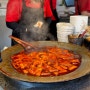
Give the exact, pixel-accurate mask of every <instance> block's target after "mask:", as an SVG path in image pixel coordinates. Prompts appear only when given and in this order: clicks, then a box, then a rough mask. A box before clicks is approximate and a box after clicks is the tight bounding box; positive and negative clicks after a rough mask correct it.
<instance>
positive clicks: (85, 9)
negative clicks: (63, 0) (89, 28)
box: [75, 0, 90, 17]
mask: <svg viewBox="0 0 90 90" xmlns="http://www.w3.org/2000/svg"><path fill="white" fill-rule="evenodd" d="M75 14H76V15H86V16H89V17H90V0H75Z"/></svg>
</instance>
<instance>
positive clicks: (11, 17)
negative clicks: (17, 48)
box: [6, 0, 56, 45]
mask: <svg viewBox="0 0 90 90" xmlns="http://www.w3.org/2000/svg"><path fill="white" fill-rule="evenodd" d="M50 1H51V0H9V1H8V4H7V10H6V26H7V27H8V28H10V29H12V35H13V36H15V37H17V38H20V39H22V40H24V41H28V42H30V41H44V40H47V37H49V38H50V39H51V40H53V39H54V38H53V36H52V35H51V34H49V35H48V33H49V32H48V31H49V28H48V27H49V24H50V23H51V21H52V20H53V21H54V20H56V19H55V17H54V15H53V12H52V11H53V10H52V9H53V8H52V9H51V2H50ZM52 1H53V0H52ZM52 3H53V2H52ZM15 44H16V42H15V41H13V40H12V45H15Z"/></svg>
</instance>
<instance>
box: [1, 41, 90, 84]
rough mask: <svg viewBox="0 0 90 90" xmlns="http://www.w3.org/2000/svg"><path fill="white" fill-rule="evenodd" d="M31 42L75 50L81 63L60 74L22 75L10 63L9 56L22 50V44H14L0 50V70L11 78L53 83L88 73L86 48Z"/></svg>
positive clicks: (87, 52)
mask: <svg viewBox="0 0 90 90" xmlns="http://www.w3.org/2000/svg"><path fill="white" fill-rule="evenodd" d="M31 43H32V44H33V45H38V46H57V47H60V48H65V49H69V50H72V51H75V52H77V53H78V54H80V55H81V56H82V61H81V65H80V67H79V68H78V69H76V70H75V71H73V72H71V73H69V74H65V75H61V76H53V77H37V76H28V75H24V74H21V73H19V72H17V71H16V70H15V69H14V68H13V67H12V65H11V59H10V57H11V56H12V55H13V54H16V53H18V52H20V51H21V50H23V48H22V46H20V45H15V46H12V47H9V48H7V49H6V50H4V51H2V54H1V57H2V62H1V63H0V72H1V73H3V74H4V75H5V76H7V77H9V78H12V79H16V80H20V81H26V82H37V83H53V82H63V81H69V80H73V79H76V78H80V77H82V76H84V75H86V74H89V73H90V52H89V51H88V50H87V49H86V48H84V47H81V46H78V45H74V44H70V43H60V42H57V41H37V42H31Z"/></svg>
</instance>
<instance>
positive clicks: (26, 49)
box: [9, 35, 37, 52]
mask: <svg viewBox="0 0 90 90" xmlns="http://www.w3.org/2000/svg"><path fill="white" fill-rule="evenodd" d="M9 37H10V38H12V39H13V40H15V41H16V42H17V43H19V44H20V45H22V46H23V48H24V49H25V51H26V52H29V51H30V50H31V49H32V50H33V49H37V47H36V46H34V45H32V44H31V43H29V42H25V41H23V40H21V39H19V38H16V37H14V36H12V35H10V36H9Z"/></svg>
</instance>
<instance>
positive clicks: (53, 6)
mask: <svg viewBox="0 0 90 90" xmlns="http://www.w3.org/2000/svg"><path fill="white" fill-rule="evenodd" d="M56 5H57V0H51V9H52V12H53V15H54V17H55V18H56V20H52V22H51V24H50V32H51V34H53V36H54V37H55V40H57V28H56V23H58V22H59V18H58V14H57V10H56Z"/></svg>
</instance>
